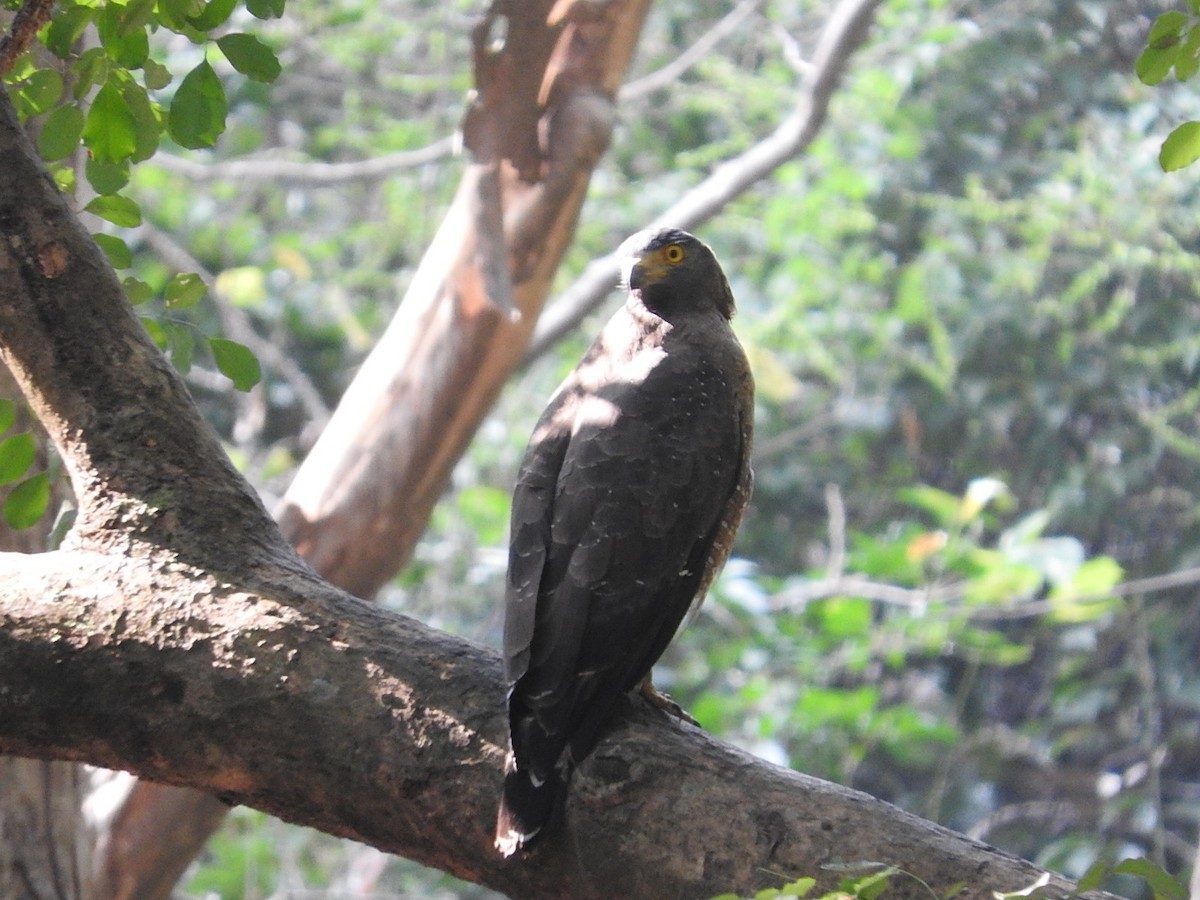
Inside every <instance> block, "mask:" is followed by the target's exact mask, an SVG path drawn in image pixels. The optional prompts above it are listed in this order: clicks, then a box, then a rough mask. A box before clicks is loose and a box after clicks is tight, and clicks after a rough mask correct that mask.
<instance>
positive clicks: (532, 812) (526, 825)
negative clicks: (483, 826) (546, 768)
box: [496, 756, 564, 856]
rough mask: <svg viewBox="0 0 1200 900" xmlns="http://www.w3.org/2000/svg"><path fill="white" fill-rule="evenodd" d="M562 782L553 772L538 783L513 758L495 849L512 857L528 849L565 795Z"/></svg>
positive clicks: (498, 816)
mask: <svg viewBox="0 0 1200 900" xmlns="http://www.w3.org/2000/svg"><path fill="white" fill-rule="evenodd" d="M563 786H564V783H563V780H562V778H561V777H560V776H559V774H558V773H557V772H553V771H552V772H551V773H550V775H549V776H548V777H547V778H546V779H545V780H544V781H538V780H537V779H536V778H534V777H533V776H532V775H531V774H530V773H529V772H526V771H524V770H523V769H518V768H517V767H516V763H515V762H513V759H512V757H511V756H510V757H509V760H508V765H507V766H506V767H505V771H504V792H503V793H502V794H501V795H500V811H499V812H498V813H497V814H496V849H497V850H499V851H500V853H501V854H502V855H504V856H512V855H513V854H514V853H516V852H517V851H518V850H520V849H521V848H522V847H528V846H529V845H530V844H531V843H532V842H533V840H534V839H535V838H536V837H537V836H538V834H539V833H540V832H541V830H542V829H543V828H544V827H545V825H546V823H547V822H549V821H550V818H551V817H552V816H553V815H554V813H555V811H556V809H557V807H558V804H559V798H560V797H561V796H562V790H563Z"/></svg>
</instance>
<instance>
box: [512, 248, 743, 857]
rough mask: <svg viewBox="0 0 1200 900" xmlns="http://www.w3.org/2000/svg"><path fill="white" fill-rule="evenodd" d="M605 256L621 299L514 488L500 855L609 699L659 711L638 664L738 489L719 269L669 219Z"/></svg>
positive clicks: (733, 384)
mask: <svg viewBox="0 0 1200 900" xmlns="http://www.w3.org/2000/svg"><path fill="white" fill-rule="evenodd" d="M620 256H621V258H622V277H623V283H624V286H625V287H627V288H628V299H627V300H626V301H625V304H624V306H623V307H622V308H621V309H620V310H619V311H618V312H617V313H616V315H614V316H613V317H612V319H611V320H610V321H609V322H608V324H607V325H606V326H605V328H604V330H603V331H602V332H601V334H600V336H599V337H598V338H597V339H596V341H595V343H594V344H592V346H591V348H590V349H589V350H588V352H587V353H586V354H585V356H584V357H583V360H582V361H581V362H580V363H579V365H578V366H576V368H575V369H574V371H572V372H571V374H570V375H568V376H567V378H566V380H565V381H564V382H563V383H562V385H561V386H560V387H559V389H558V391H557V392H556V393H555V394H554V396H553V398H552V399H551V400H550V404H549V406H547V408H546V410H545V412H543V413H542V416H541V418H540V419H539V420H538V423H537V425H536V427H535V428H534V432H533V436H532V437H531V438H530V441H529V446H528V448H527V449H526V451H525V457H524V460H523V461H522V463H521V469H520V474H519V475H518V477H517V485H516V489H515V491H514V494H513V503H512V522H511V526H512V535H511V544H510V549H509V560H508V579H507V585H506V597H505V623H504V663H505V671H506V675H507V677H508V682H509V685H510V688H509V694H508V719H509V737H510V740H511V744H512V752H511V754H510V755H509V757H508V760H507V763H506V767H505V779H504V791H503V795H502V797H501V800H500V810H499V814H498V816H497V822H496V848H497V849H498V850H499V851H500V852H501V853H502V854H504V855H505V856H511V855H512V854H513V853H515V852H516V851H517V850H518V849H520V848H521V847H523V846H527V845H528V844H529V842H530V841H532V840H533V839H534V837H535V836H536V835H537V834H538V832H539V831H540V830H542V828H543V826H545V825H546V823H547V822H548V821H549V820H550V818H551V816H552V815H554V814H555V812H556V811H557V809H558V807H559V805H560V804H561V802H562V798H563V794H564V791H565V786H566V783H567V779H568V778H569V777H570V773H571V771H572V769H573V767H574V766H575V765H577V764H578V763H579V762H581V761H582V760H583V759H584V758H585V757H586V756H587V755H588V753H590V752H591V750H592V748H593V746H594V745H595V743H596V741H597V739H598V737H599V735H600V732H601V729H602V728H603V726H604V724H605V722H606V720H607V718H608V716H609V714H610V712H611V711H612V709H613V707H614V705H615V704H616V702H617V701H618V700H619V699H620V697H621V696H622V695H623V694H625V693H627V692H629V691H632V690H634V689H635V688H640V689H641V690H642V692H643V693H644V694H645V696H646V697H647V698H648V699H650V700H651V701H653V702H657V703H658V705H660V706H666V707H668V708H669V707H671V706H673V704H671V703H670V701H669V700H667V699H666V698H664V697H661V696H660V695H658V694H656V693H655V692H654V690H653V687H652V686H651V684H650V668H651V666H653V665H654V663H655V662H656V661H657V660H658V658H659V656H660V655H661V654H662V652H663V650H664V649H666V647H667V645H668V644H669V643H670V641H671V639H672V637H674V635H675V633H676V631H677V630H678V629H679V626H680V623H681V622H683V620H684V617H685V616H686V615H687V613H688V611H689V610H690V609H692V608H694V607H695V606H698V605H699V603H700V602H701V601H702V600H703V599H704V595H705V593H706V592H707V590H708V588H709V586H710V585H711V584H712V582H713V579H714V578H715V577H716V576H717V573H718V572H719V571H720V569H721V567H722V566H723V565H724V564H725V560H726V559H727V558H728V557H729V551H730V549H731V547H732V544H733V537H734V533H735V532H736V531H737V527H738V524H739V523H740V521H741V518H742V512H743V511H744V509H745V507H746V503H747V501H748V500H749V498H750V487H751V473H750V441H751V433H752V428H753V403H754V382H753V379H752V377H751V375H750V367H749V365H748V363H747V361H746V355H745V353H744V352H743V350H742V347H741V345H740V344H739V343H738V340H737V338H736V337H735V336H734V333H733V329H732V328H731V327H730V318H731V317H732V316H733V312H734V300H733V293H732V292H731V291H730V288H729V282H728V281H727V280H726V278H725V274H724V273H723V272H722V271H721V266H720V264H719V263H718V262H717V259H716V257H715V256H714V255H713V252H712V250H710V249H709V248H708V246H707V245H705V244H703V243H701V242H700V241H699V240H698V239H696V238H695V237H693V236H692V235H690V234H688V233H687V232H684V231H679V230H676V229H657V230H651V231H645V232H640V233H638V234H636V235H634V236H633V237H631V238H629V239H628V240H627V241H625V243H624V244H622V245H621V250H620ZM673 711H674V712H675V713H676V714H679V715H682V711H681V710H679V708H678V707H677V706H675V707H674V710H673Z"/></svg>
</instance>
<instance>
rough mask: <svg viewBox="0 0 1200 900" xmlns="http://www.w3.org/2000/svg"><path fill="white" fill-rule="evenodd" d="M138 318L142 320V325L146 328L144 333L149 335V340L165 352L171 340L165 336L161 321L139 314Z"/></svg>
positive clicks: (165, 331)
mask: <svg viewBox="0 0 1200 900" xmlns="http://www.w3.org/2000/svg"><path fill="white" fill-rule="evenodd" d="M138 318H139V319H140V320H141V322H142V327H143V328H145V329H146V334H148V335H150V340H152V341H154V344H155V346H157V347H158V349H159V350H162V351H164V352H165V351H166V349H167V347H168V346H169V345H170V343H171V342H170V340H169V339H168V338H167V330H166V329H165V328H163V326H162V323H161V322H160V321H158V319H152V318H151V317H150V316H139V317H138Z"/></svg>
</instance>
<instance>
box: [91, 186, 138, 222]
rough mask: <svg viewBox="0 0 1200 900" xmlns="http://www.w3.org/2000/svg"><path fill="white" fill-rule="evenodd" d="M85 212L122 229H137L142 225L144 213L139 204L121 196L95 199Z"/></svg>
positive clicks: (107, 195)
mask: <svg viewBox="0 0 1200 900" xmlns="http://www.w3.org/2000/svg"><path fill="white" fill-rule="evenodd" d="M84 210H85V211H87V212H90V213H92V214H93V215H97V216H99V217H100V218H102V219H105V220H107V221H109V222H112V223H113V224H114V225H120V226H121V227H122V228H136V227H137V226H138V225H141V224H142V211H141V209H140V208H139V207H138V205H137V203H136V202H135V201H133V200H131V199H130V198H129V197H124V196H122V195H121V194H101V195H100V196H98V197H93V198H92V199H91V200H90V201H88V205H87V206H85V207H84Z"/></svg>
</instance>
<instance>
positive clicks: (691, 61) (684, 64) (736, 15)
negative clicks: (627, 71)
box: [617, 0, 763, 103]
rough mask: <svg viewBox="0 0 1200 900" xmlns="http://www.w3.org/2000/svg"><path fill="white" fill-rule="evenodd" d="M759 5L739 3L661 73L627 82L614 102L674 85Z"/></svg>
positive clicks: (744, 0)
mask: <svg viewBox="0 0 1200 900" xmlns="http://www.w3.org/2000/svg"><path fill="white" fill-rule="evenodd" d="M762 3H763V0H741V2H740V3H738V5H737V6H735V7H734V8H733V9H732V10H730V11H729V12H728V13H726V14H725V16H724V17H722V18H721V19H719V20H718V21H717V23H716V24H715V25H713V27H712V28H710V29H709V30H708V31H706V32H705V33H704V34H702V35H701V36H700V38H699V39H698V40H697V41H696V42H695V43H694V44H692V46H690V47H688V48H687V49H686V50H684V51H683V52H682V53H680V54H679V55H678V56H677V57H675V58H674V59H673V60H671V61H670V62H669V63H667V64H666V65H665V66H663V67H662V68H661V69H656V70H655V71H653V72H651V73H650V74H649V75H643V76H642V77H641V78H639V79H638V80H637V81H631V82H629V84H627V85H625V86H624V87H622V88H621V91H620V93H619V94H618V95H617V99H618V101H620V102H621V103H627V102H629V101H631V100H637V99H639V98H641V97H645V96H646V95H647V94H652V93H653V92H654V91H659V90H662V89H663V88H667V87H670V86H671V85H673V84H675V82H676V81H677V80H678V78H679V76H680V75H682V74H683V73H684V72H686V71H687V70H688V69H690V68H691V67H692V66H694V65H695V64H696V63H697V62H699V61H700V60H702V59H703V58H704V57H705V56H706V55H708V53H709V52H710V51H711V50H712V49H713V48H714V47H716V46H717V44H719V43H721V41H723V40H725V38H727V37H728V36H729V35H731V34H733V33H734V32H735V31H737V30H738V28H740V27H741V25H742V23H743V22H745V21H746V20H747V19H749V18H750V15H751V13H753V12H754V11H755V10H757V9H758V8H759V7H760V6H762Z"/></svg>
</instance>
